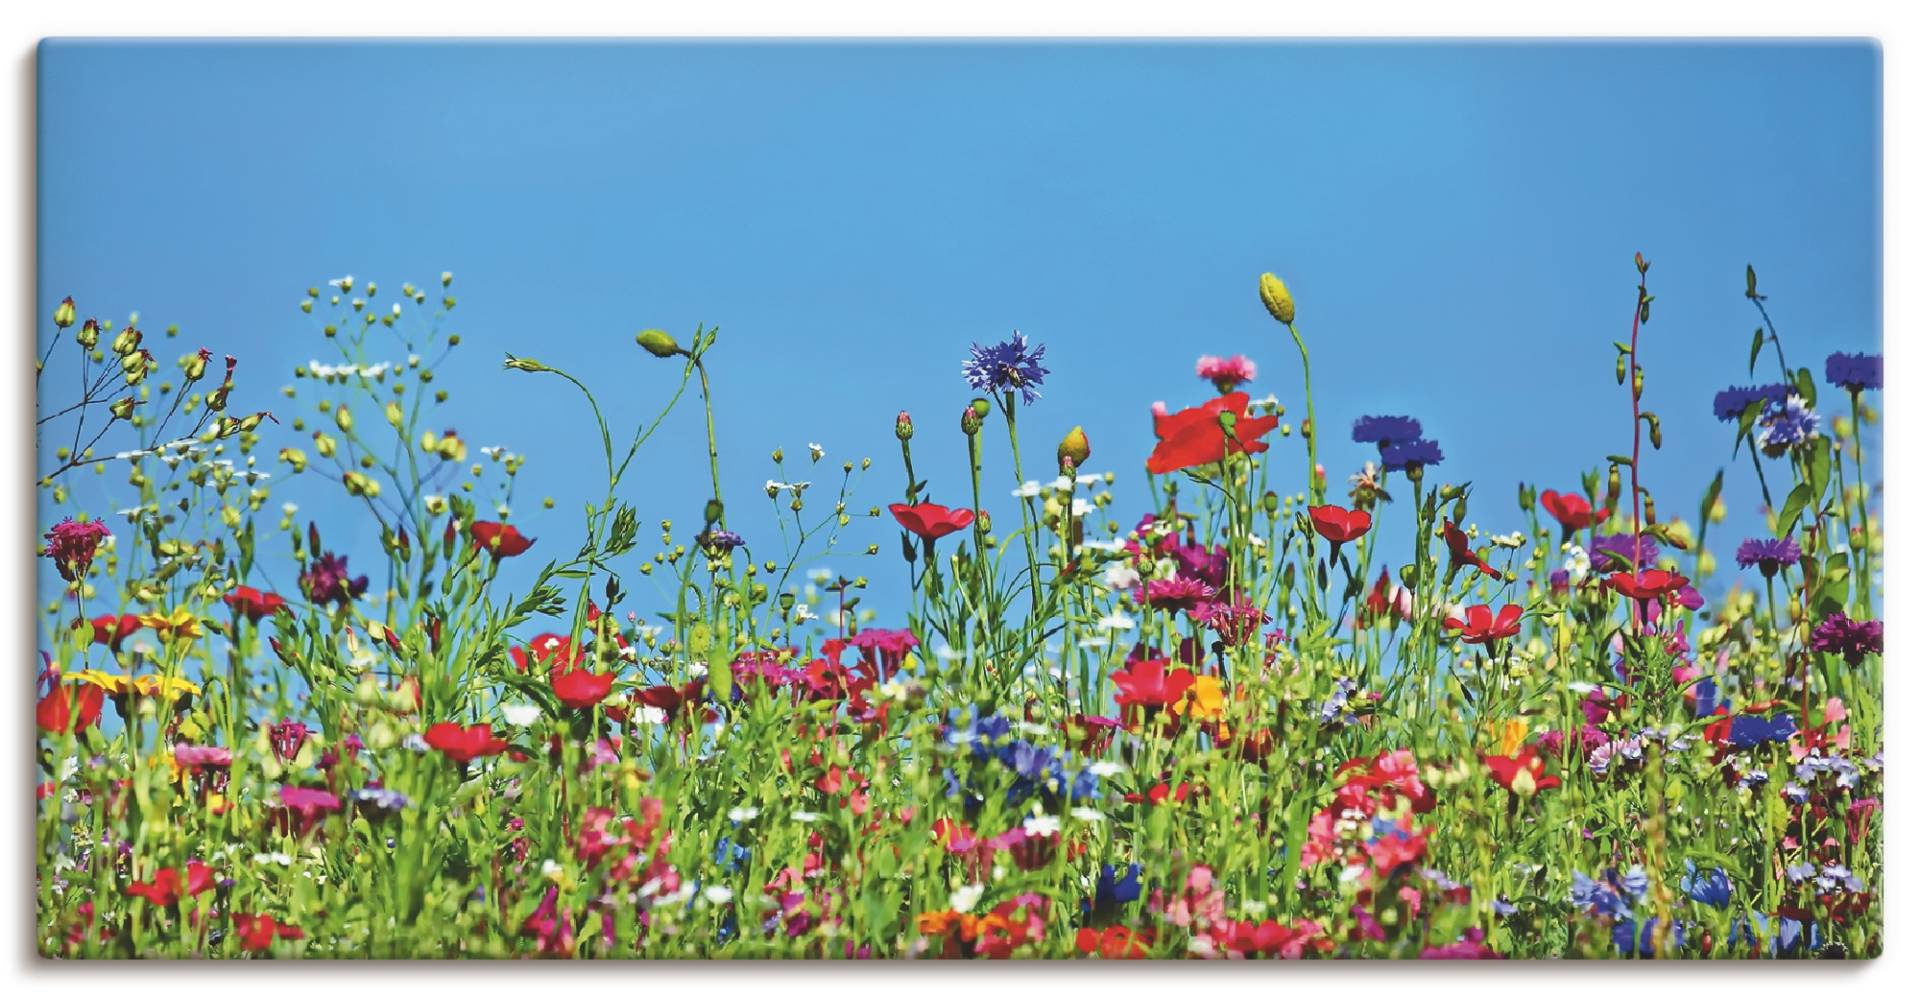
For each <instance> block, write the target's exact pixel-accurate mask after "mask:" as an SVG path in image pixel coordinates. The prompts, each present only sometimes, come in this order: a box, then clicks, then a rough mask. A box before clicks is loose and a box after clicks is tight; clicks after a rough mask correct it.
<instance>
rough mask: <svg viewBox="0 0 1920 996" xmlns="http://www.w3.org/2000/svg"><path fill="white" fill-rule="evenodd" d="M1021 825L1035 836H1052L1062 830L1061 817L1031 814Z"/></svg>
mask: <svg viewBox="0 0 1920 996" xmlns="http://www.w3.org/2000/svg"><path fill="white" fill-rule="evenodd" d="M1020 826H1021V827H1022V828H1024V829H1025V830H1026V831H1027V832H1028V833H1030V834H1032V835H1034V836H1035V837H1052V836H1055V835H1056V834H1058V833H1059V832H1060V817H1058V816H1030V817H1028V818H1027V821H1026V822H1025V823H1022V824H1020Z"/></svg>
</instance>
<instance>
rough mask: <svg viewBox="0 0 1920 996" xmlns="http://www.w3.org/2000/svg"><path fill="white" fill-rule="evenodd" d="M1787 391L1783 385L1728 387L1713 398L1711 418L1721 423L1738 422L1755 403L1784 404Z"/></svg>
mask: <svg viewBox="0 0 1920 996" xmlns="http://www.w3.org/2000/svg"><path fill="white" fill-rule="evenodd" d="M1788 393H1790V392H1789V390H1788V388H1787V385H1785V384H1762V385H1760V386H1758V387H1729V388H1727V389H1726V390H1724V391H1721V392H1720V393H1718V394H1716V395H1714V396H1713V417H1714V418H1717V419H1719V420H1720V421H1722V422H1736V421H1739V419H1740V416H1741V415H1743V414H1745V413H1746V411H1747V406H1748V405H1750V404H1753V403H1754V402H1756V401H1770V402H1772V403H1774V404H1776V405H1781V404H1786V401H1787V395H1788Z"/></svg>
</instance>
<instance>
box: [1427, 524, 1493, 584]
mask: <svg viewBox="0 0 1920 996" xmlns="http://www.w3.org/2000/svg"><path fill="white" fill-rule="evenodd" d="M1441 523H1442V529H1443V535H1445V536H1446V539H1447V556H1448V560H1447V572H1448V573H1449V574H1451V573H1452V572H1454V571H1456V570H1459V569H1460V568H1462V567H1472V568H1474V569H1475V570H1478V571H1479V572H1480V573H1482V574H1485V575H1486V576H1487V577H1490V578H1498V577H1499V576H1500V572H1499V571H1497V570H1494V569H1493V568H1491V567H1489V566H1487V562H1486V561H1484V560H1481V559H1480V555H1479V554H1477V553H1474V552H1473V549H1472V548H1471V547H1469V546H1467V534H1466V533H1464V532H1461V531H1460V527H1458V526H1456V525H1454V524H1453V520H1452V519H1442V520H1441Z"/></svg>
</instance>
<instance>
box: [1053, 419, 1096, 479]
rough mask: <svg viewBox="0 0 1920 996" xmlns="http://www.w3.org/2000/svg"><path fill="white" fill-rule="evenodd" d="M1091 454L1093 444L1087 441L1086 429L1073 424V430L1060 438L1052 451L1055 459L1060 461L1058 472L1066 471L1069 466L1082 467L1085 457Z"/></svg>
mask: <svg viewBox="0 0 1920 996" xmlns="http://www.w3.org/2000/svg"><path fill="white" fill-rule="evenodd" d="M1092 455H1093V446H1092V445H1091V444H1090V443H1088V441H1087V430H1086V429H1084V428H1082V427H1080V426H1077V425H1076V426H1074V427H1073V431H1071V432H1069V433H1067V434H1066V436H1064V437H1063V438H1061V440H1060V446H1059V448H1058V449H1056V450H1055V451H1054V457H1055V459H1057V460H1059V461H1060V472H1061V473H1063V474H1064V473H1066V472H1067V470H1068V468H1069V467H1074V468H1078V467H1084V466H1086V463H1087V458H1088V457H1090V456H1092Z"/></svg>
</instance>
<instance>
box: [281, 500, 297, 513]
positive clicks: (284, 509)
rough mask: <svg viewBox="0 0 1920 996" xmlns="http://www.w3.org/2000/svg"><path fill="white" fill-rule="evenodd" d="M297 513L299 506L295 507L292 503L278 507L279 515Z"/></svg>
mask: <svg viewBox="0 0 1920 996" xmlns="http://www.w3.org/2000/svg"><path fill="white" fill-rule="evenodd" d="M298 511H300V506H298V505H295V504H294V503H293V502H287V503H286V504H285V505H282V506H280V514H281V515H293V514H294V513H296V512H298Z"/></svg>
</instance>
